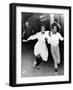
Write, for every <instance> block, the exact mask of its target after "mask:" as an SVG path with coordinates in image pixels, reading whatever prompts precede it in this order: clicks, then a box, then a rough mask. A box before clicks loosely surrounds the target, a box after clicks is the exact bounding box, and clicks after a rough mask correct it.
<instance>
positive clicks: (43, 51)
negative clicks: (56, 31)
mask: <svg viewBox="0 0 73 90" xmlns="http://www.w3.org/2000/svg"><path fill="white" fill-rule="evenodd" d="M48 33H49V31H45V27H44V26H41V31H40V32H38V33H36V34H35V35H32V36H30V37H29V38H28V39H27V40H23V42H27V41H29V40H34V39H37V40H38V41H37V43H36V44H35V46H34V55H35V56H36V62H34V64H35V65H34V66H35V67H37V66H39V65H40V64H41V62H42V60H43V61H47V59H48V49H47V46H46V43H45V40H46V37H47V36H48Z"/></svg>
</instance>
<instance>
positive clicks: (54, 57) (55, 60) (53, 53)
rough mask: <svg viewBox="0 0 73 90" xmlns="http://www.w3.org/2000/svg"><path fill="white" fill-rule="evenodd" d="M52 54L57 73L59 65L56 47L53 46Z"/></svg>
mask: <svg viewBox="0 0 73 90" xmlns="http://www.w3.org/2000/svg"><path fill="white" fill-rule="evenodd" d="M51 53H52V57H53V60H54V68H55V71H56V72H57V69H58V65H57V57H56V52H55V47H54V46H51Z"/></svg>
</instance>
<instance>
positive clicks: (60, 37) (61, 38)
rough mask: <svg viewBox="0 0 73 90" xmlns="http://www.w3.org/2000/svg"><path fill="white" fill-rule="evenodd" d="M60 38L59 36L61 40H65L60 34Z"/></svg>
mask: <svg viewBox="0 0 73 90" xmlns="http://www.w3.org/2000/svg"><path fill="white" fill-rule="evenodd" d="M58 36H59V39H60V40H61V41H63V40H64V38H63V37H62V36H61V34H59V33H58Z"/></svg>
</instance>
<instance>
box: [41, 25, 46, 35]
mask: <svg viewBox="0 0 73 90" xmlns="http://www.w3.org/2000/svg"><path fill="white" fill-rule="evenodd" d="M41 33H42V34H44V33H45V27H44V26H42V27H41Z"/></svg>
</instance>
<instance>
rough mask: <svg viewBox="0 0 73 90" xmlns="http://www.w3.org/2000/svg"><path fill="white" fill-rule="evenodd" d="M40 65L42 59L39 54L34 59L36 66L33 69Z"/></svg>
mask: <svg viewBox="0 0 73 90" xmlns="http://www.w3.org/2000/svg"><path fill="white" fill-rule="evenodd" d="M41 63H42V58H41V56H40V54H39V55H37V57H36V66H35V67H37V66H39V65H40V64H41Z"/></svg>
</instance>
